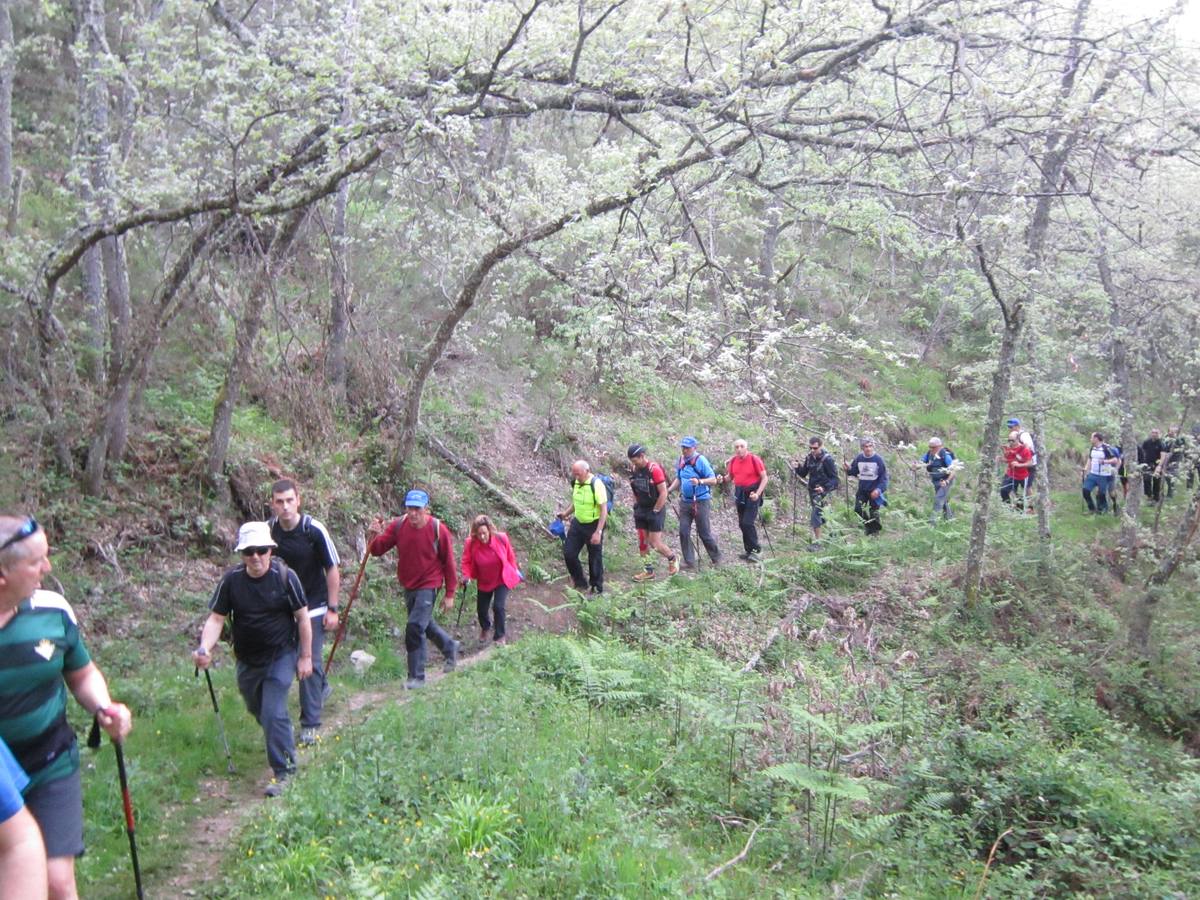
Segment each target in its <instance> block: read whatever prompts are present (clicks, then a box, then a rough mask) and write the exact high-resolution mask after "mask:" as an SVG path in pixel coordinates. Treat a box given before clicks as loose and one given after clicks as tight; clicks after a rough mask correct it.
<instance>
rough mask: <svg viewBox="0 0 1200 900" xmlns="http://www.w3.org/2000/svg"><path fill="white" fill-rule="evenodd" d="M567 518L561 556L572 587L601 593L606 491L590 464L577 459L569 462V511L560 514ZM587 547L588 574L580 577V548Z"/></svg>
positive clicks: (606, 512) (606, 518)
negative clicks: (569, 521) (567, 524)
mask: <svg viewBox="0 0 1200 900" xmlns="http://www.w3.org/2000/svg"><path fill="white" fill-rule="evenodd" d="M560 516H561V517H562V518H567V517H570V519H571V525H570V527H569V528H568V529H567V539H566V541H565V542H564V543H563V558H564V559H565V560H566V563H567V571H568V572H570V573H571V581H572V582H573V583H574V585H575V590H577V591H586V590H588V589H589V588H590V589H591V591H592V593H593V594H601V593H603V592H604V544H603V541H604V525H605V523H606V522H607V521H608V491H607V489H605V487H604V482H603V481H601V480H600V479H599V478H597V477H596V476H595V475H593V474H592V469H591V466H589V465H588V463H587V462H586V461H585V460H582V459H578V460H576V461H575V462H574V463H572V465H571V511H570V512H567V513H560ZM585 546H586V547H587V552H588V576H587V579H586V580H585V579H584V577H583V566H582V565H581V564H580V562H579V551H580V550H582V549H583V548H584V547H585Z"/></svg>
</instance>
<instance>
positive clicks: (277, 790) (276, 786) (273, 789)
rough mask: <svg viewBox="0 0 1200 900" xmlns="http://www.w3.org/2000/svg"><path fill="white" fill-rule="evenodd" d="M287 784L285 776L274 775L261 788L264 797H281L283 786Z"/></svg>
mask: <svg viewBox="0 0 1200 900" xmlns="http://www.w3.org/2000/svg"><path fill="white" fill-rule="evenodd" d="M285 785H287V779H286V778H279V777H275V778H272V779H271V783H270V784H268V785H267V786H266V788H265V789H264V790H263V796H264V797H281V796H283V789H284V786H285Z"/></svg>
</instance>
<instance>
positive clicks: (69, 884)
mask: <svg viewBox="0 0 1200 900" xmlns="http://www.w3.org/2000/svg"><path fill="white" fill-rule="evenodd" d="M1006 424H1007V425H1008V426H1009V428H1010V431H1009V434H1008V438H1007V441H1006V444H1005V447H1004V450H1003V452H1002V460H1003V462H1004V465H1005V477H1004V481H1003V483H1002V485H1001V489H1000V494H1001V497H1002V498H1003V499H1004V501H1005V502H1006V503H1015V504H1018V505H1025V506H1027V505H1028V497H1029V493H1030V489H1031V486H1032V483H1033V473H1034V472H1035V471H1036V466H1037V463H1038V459H1037V451H1036V447H1035V445H1034V441H1033V439H1032V437H1031V436H1030V435H1029V434H1028V432H1026V431H1024V430H1023V429H1022V428H1021V423H1020V421H1019V420H1018V419H1015V418H1013V419H1009V420H1008V421H1007V423H1006ZM859 445H860V446H859V451H860V452H859V453H858V454H857V455H856V456H855V457H854V459H853V460H852V461H850V462H849V463H845V462H843V463H842V464H840V465H839V463H838V462H837V461H836V460H835V459H834V457H833V456H832V454H831V453H830V452H829V451H828V450H827V449H826V448H825V446H824V442H823V440H822V438H821V437H819V436H813V437H812V438H810V439H809V441H808V453H807V454H806V455H805V456H804V457H802V458H801V459H800V460H798V461H796V462H795V463H794V464H792V466H791V468H792V472H793V473H794V474H795V476H796V478H797V484H802V485H804V486H805V487H806V488H807V491H808V494H809V500H810V519H809V522H810V525H811V527H812V532H813V537H814V544H815V545H819V543H820V541H821V539H822V533H821V529H822V527H823V526H824V525H825V522H826V520H825V512H826V506H827V503H828V499H829V497H830V496H831V495H833V494H835V493H836V492H837V491H838V490H839V488H840V487H841V485H842V481H841V479H842V478H843V477H846V478H853V479H855V481H856V482H857V487H856V490H855V499H854V509H855V512H856V513H857V515H858V516H859V517H860V518H861V520H862V522H863V527H864V530H865V532H866V533H867V534H868V535H874V534H878V533H879V532H880V530H881V528H882V524H881V521H880V511H881V510H882V509H883V507H885V506H886V505H887V490H888V485H889V472H888V466H887V463H886V462H885V460H884V459H883V457H882V456H881V455H880V454H879V452H878V450H877V448H876V445H875V442H874V440H873V439H871V438H863V439H862V440H861V441H860V442H859ZM1189 447H1190V443H1189V439H1186V438H1183V437H1181V436H1180V434H1179V429H1178V428H1171V429H1169V430H1168V433H1167V436H1166V437H1165V438H1164V437H1162V435H1161V432H1160V431H1159V430H1158V429H1154V430H1152V431H1151V432H1150V436H1149V437H1148V438H1147V439H1146V440H1145V441H1144V442H1143V443H1142V444H1141V445H1140V446H1139V447H1138V450H1137V457H1138V469H1137V471H1138V473H1139V474H1140V475H1141V477H1142V478H1143V489H1144V492H1145V494H1146V496H1147V497H1148V498H1149V499H1150V501H1151V502H1159V501H1160V500H1161V499H1162V497H1163V494H1164V492H1163V488H1164V485H1165V496H1167V497H1170V496H1171V495H1172V493H1173V488H1174V481H1175V480H1176V479H1177V478H1178V477H1180V475H1181V473H1182V472H1183V471H1184V467H1186V474H1187V478H1188V487H1189V488H1190V487H1191V485H1192V481H1193V479H1194V478H1195V477H1197V476H1198V475H1200V461H1198V460H1195V459H1192V456H1193V454H1190V453H1189ZM732 449H733V453H732V455H731V456H730V457H729V458H728V459H727V460H726V461H725V462H724V464H723V468H724V472H723V473H718V472H717V471H716V469H715V468H714V467H713V465H712V464H711V462H710V461H709V460H708V458H707V457H706V456H705V455H704V454H702V453H701V452H700V450H699V441H698V440H697V439H696V438H695V437H693V436H687V437H684V438H682V439H681V440H680V442H679V450H680V453H679V456H678V458H677V459H676V460H675V461H674V464H673V467H672V469H671V471H670V472H668V470H667V469H666V468H665V467H664V466H663V465H661V464H660V463H658V462H656V461H654V460H653V459H652V458H651V456H650V454H649V451H648V450H647V448H646V447H645V446H644V445H642V444H639V443H634V444H631V445H630V446H629V447H628V450H627V454H626V455H627V457H628V459H629V462H630V466H631V469H630V475H629V483H630V488H631V490H632V494H633V497H632V506H633V523H634V527H635V529H636V531H637V536H638V550H639V554H640V558H641V571H640V572H638V573H637V574H636V575H634V580H635V581H638V582H645V581H649V580H651V579H653V578H654V577H655V558H656V557H662V559H663V560H665V562H666V566H667V569H666V571H667V574H668V575H674V574H676V573H677V572H679V571H680V570H681V569H691V568H695V567H697V566H698V565H699V562H700V559H699V552H700V548H701V547H703V549H704V551H705V552H706V553H707V555H708V558H709V560H710V561H711V562H712V563H713V564H714V565H718V564H720V563H721V561H722V554H721V550H720V547H719V546H718V544H717V540H716V538H715V537H714V535H713V533H712V523H711V514H712V510H711V507H712V499H713V490H714V488H715V487H717V486H719V485H721V484H724V483H729V484H730V485H732V492H733V500H734V509H735V511H736V515H737V524H738V528H739V530H740V532H741V538H742V546H743V552H742V553H741V554H739V556H740V558H741V559H743V560H746V561H749V562H754V561H757V560H758V559H759V558H760V554H761V552H762V548H761V546H760V544H759V531H760V525H759V522H758V518H759V511H760V509H761V506H762V502H763V496H764V492H765V490H766V488H767V486H768V484H769V483H770V476H769V474H768V472H767V467H766V465H765V464H764V463H763V460H762V458H761V457H759V456H758V455H757V454H755V453H752V452H751V451H750V448H749V445H748V443H747V442H746V441H745V440H743V439H738V440H737V441H735V442H734V444H733V448H732ZM1124 458H1125V457H1124V454H1123V453H1122V452H1121V449H1120V448H1119V447H1116V446H1113V445H1111V444H1109V443H1107V442H1106V441H1105V438H1104V435H1103V434H1101V433H1100V432H1094V433H1093V434H1092V435H1091V446H1090V447H1089V449H1088V453H1087V458H1086V461H1085V463H1084V466H1083V469H1082V472H1081V476H1082V491H1083V496H1084V499H1085V501H1086V504H1087V507H1088V509H1089V511H1095V512H1105V511H1106V509H1107V507H1108V503H1109V500H1110V498H1112V499H1114V500H1115V498H1114V497H1113V494H1114V485H1115V483H1116V482H1117V480H1118V479H1121V478H1122V467H1123V463H1124ZM911 465H912V466H913V467H914V468H916V469H920V468H924V469H925V471H926V474H927V476H928V478H929V480H930V483H931V486H932V490H933V509H932V516H931V521H932V522H933V523H935V524H936V523H937V522H939V521H943V520H946V519H949V518H951V516H952V512H951V507H950V502H949V497H950V491H951V487H952V484H953V482H954V479H955V474H956V471H957V470H958V469H960V468H961V464H960V463H958V462H957V460H956V459H955V457H954V454H953V453H952V452H951V451H950V450H949V449H948V448H947V447H945V446H944V444H943V442H942V440H941V439H940V438H938V437H930V438H929V439H928V450H927V451H926V452H925V454H924V455H923V456H921V457H920V458H919V459H918V460H915V461H913V462H912V463H911ZM570 471H571V477H570V495H569V506H568V508H567V509H566V510H563V511H561V512H559V513H558V514H557V516H556V519H555V521H554V522H553V523H552V525H551V531H552V532H555V533H557V534H559V536H560V537H561V538H562V547H563V556H564V561H565V563H566V568H567V571H568V573H569V575H570V577H571V580H572V583H573V585H574V587H575V588H576V589H577V590H579V591H581V592H584V591H590V592H592V593H596V594H599V593H602V592H603V591H604V556H603V546H604V532H605V529H606V527H607V526H608V522H609V512H610V511H611V508H612V504H613V496H614V494H615V493H616V485H615V483H614V482H613V480H612V478H611V476H607V475H598V474H594V473H593V472H592V471H591V467H590V465H589V464H588V462H587V461H585V460H577V461H576V462H575V463H574V464H573V465H572V466H571V470H570ZM1127 478H1128V475H1127V474H1126V475H1125V479H1127ZM677 490H678V492H679V496H680V503H679V505H678V507H677V508H676V509H675V513H676V516H677V518H678V521H679V530H678V536H679V544H680V552H679V553H678V554H677V553H676V552H675V551H673V550H672V549H671V548H670V546H668V544H667V542H666V540H665V539H664V533H665V530H666V511H667V508H668V506H669V505H671V502H672V501H671V495H672V494H673V493H674V492H675V491H677ZM429 505H430V498H429V494H428V493H427V492H426V491H424V490H420V489H413V490H409V491H408V492H407V493H406V495H405V498H404V514H403V515H401V516H399V517H398V518H395V519H393V520H391V521H390V522H384V520H383V519H382V518H379V517H376V518H375V519H373V520H372V521H371V523H370V524H369V526H368V529H367V534H368V538H369V540H368V543H367V547H366V553H367V555H369V556H383V555H384V554H386V553H388V552H389V551H391V550H393V549H394V550H395V551H396V578H397V581H398V582H399V584H400V586H401V588H402V589H403V591H404V597H405V604H406V608H407V614H408V615H407V622H406V626H405V631H404V645H405V651H406V654H407V678H406V680H405V687H406V688H408V689H412V690H416V689H419V688H421V687H422V686H423V685H424V684H425V679H426V651H427V646H428V644H429V643H433V644H434V645H436V646H437V648H438V650H439V651H440V652H441V655H442V658H443V669H444V670H445V671H452V670H453V669H454V668H455V667H456V665H457V663H458V659H459V654H460V652H461V649H462V645H461V642H460V641H458V640H456V639H455V638H454V637H453V636H451V635H450V634H449V633H448V632H447V631H446V630H445V629H443V628H442V627H441V626H440V625H439V624H438V623H437V622H436V620H435V619H434V615H433V613H434V607H435V604H436V602H437V594H438V592H439V591H442V592H443V597H442V609H443V610H444V611H446V612H448V611H450V610H451V609H452V608H453V606H454V601H455V597H456V594H457V592H458V589H459V587H460V585H465V584H467V583H469V582H470V581H472V580H473V581H475V582H476V586H477V602H476V615H477V619H478V623H479V629H480V631H479V639H480V642H481V643H483V642H486V641H488V640H492V641H494V642H495V643H498V644H499V643H503V642H504V641H505V640H506V635H507V628H506V626H507V622H506V601H507V598H508V594H509V592H510V591H511V590H512V589H513V588H515V587H516V586H517V585H518V584H519V583H520V581H521V580H522V577H523V576H522V574H521V571H520V568H519V566H518V563H517V557H516V553H515V551H514V548H513V545H512V542H511V541H510V540H509V537H508V535H507V534H505V533H504V532H503V531H501V530H499V529H498V528H497V527H496V525H495V524H494V523H493V521H492V520H491V518H490V517H488V516H487V515H478V516H476V517H475V518H474V519H472V520H471V523H470V529H469V534H468V536H467V538H466V541H465V542H464V544H463V548H462V553H461V556H460V557H458V559H457V560H456V557H455V552H454V536H453V533H452V532H451V530H450V529H449V528H448V527H447V526H446V524H445V523H444V522H441V521H439V520H438V519H436V518H434V517H433V516H432V515H431V513H430V510H429ZM270 506H271V510H272V513H273V515H272V516H271V517H270V518H269V519H268V520H266V521H252V522H246V523H244V524H243V525H242V526H241V527H240V528H239V530H238V534H237V544H236V548H235V551H236V552H237V553H238V554H239V555H240V557H241V562H240V563H239V564H238V565H235V566H233V567H232V568H230V569H229V570H228V571H227V572H225V574H224V575H223V576H222V577H221V579H220V581H219V582H218V584H217V586H216V588H215V590H214V591H213V594H212V597H211V598H210V600H209V602H208V611H209V612H208V616H207V618H206V619H205V621H204V624H203V626H202V628H201V632H200V638H199V643H198V646H197V647H196V648H195V649H194V650H193V651H192V654H191V660H192V662H193V663H194V664H195V666H196V669H197V674H198V672H199V670H200V669H208V668H209V667H210V666H211V665H212V662H213V656H214V652H215V650H216V647H217V644H218V642H219V640H220V638H221V634H222V632H223V630H224V626H225V624H226V621H227V620H228V622H229V624H230V625H231V635H232V643H233V651H234V656H235V659H236V681H237V687H238V691H239V693H240V694H241V696H242V698H243V700H244V702H245V706H246V708H247V710H248V711H249V712H250V714H251V715H253V716H254V717H255V719H256V720H257V721H258V723H259V725H260V726H261V727H262V730H263V736H264V742H265V746H266V755H267V761H268V763H269V764H270V767H271V769H272V772H273V774H274V778H273V779H272V781H271V782H270V784H268V785H267V788H266V794H267V796H278V795H279V794H280V793H281V792H282V791H283V788H284V785H285V784H286V782H287V779H288V778H289V777H290V776H291V775H292V774H293V773H294V772H295V767H296V758H297V743H299V745H301V746H303V745H308V744H313V743H315V742H317V741H318V740H319V730H320V728H321V725H322V712H323V707H324V703H325V700H326V699H327V698H328V696H329V692H330V686H329V683H328V681H327V679H326V675H325V672H324V670H323V667H322V648H323V645H324V643H325V635H326V632H329V631H336V630H337V629H338V628H339V627H340V626H341V625H342V620H341V619H340V618H339V614H340V600H341V576H340V571H339V565H340V562H341V560H340V558H339V556H338V552H337V549H336V547H335V545H334V542H333V539H332V537H331V536H330V532H329V530H328V529H327V528H326V527H325V525H324V524H323V523H321V522H320V521H319V520H317V519H315V518H313V517H312V516H310V515H308V514H307V513H305V512H303V510H302V498H301V494H300V488H299V486H298V485H297V484H296V483H295V481H293V480H291V479H286V478H284V479H280V480H278V481H276V482H275V483H274V484H273V485H272V486H271V499H270ZM693 529H694V531H695V541H693V538H692V532H693ZM585 547H586V548H587V553H588V565H587V572H586V574H585V572H584V569H583V566H582V564H581V562H580V555H581V553H582V551H583V549H584V548H585ZM365 563H366V557H365V556H364V559H363V564H364V565H365ZM50 571H51V565H50V560H49V544H48V540H47V537H46V533H45V531H44V530H43V529H42V527H41V526H40V525H39V524H38V522H37V521H36V520H35V519H34V518H33V517H29V516H26V517H21V516H0V739H2V740H0V874H2V875H3V878H4V880H5V887H6V888H11V889H12V890H13V891H14V894H13V895H14V896H22V897H26V896H28V897H41V896H50V897H54V898H72V897H75V896H77V891H76V887H75V873H74V860H75V857H77V856H78V855H80V854H82V852H83V815H82V792H81V783H80V773H79V752H78V747H77V741H76V736H75V733H74V731H73V729H72V728H71V726H70V725H69V723H68V722H67V717H66V704H67V693H68V691H69V692H70V694H71V695H72V696H74V697H75V699H76V701H77V702H79V704H80V705H81V706H83V708H84V709H85V710H87V711H88V712H89V713H90V714H92V715H93V716H94V719H95V723H96V725H97V727H98V728H100V729H102V730H103V731H104V732H107V733H108V735H109V736H110V738H111V739H112V740H113V741H114V742H115V743H116V744H117V746H118V749H119V747H120V742H122V741H124V739H125V738H126V736H127V735H128V734H129V732H130V729H131V727H132V715H131V713H130V711H129V709H128V708H127V707H126V706H124V705H123V704H121V703H118V702H115V701H114V700H113V699H112V697H111V695H110V693H109V689H108V684H107V681H106V680H105V678H104V676H103V674H102V673H101V672H100V670H99V669H98V668H97V667H96V665H95V663H94V662H93V661H92V660H91V657H90V656H89V654H88V651H87V649H86V647H85V645H84V642H83V640H82V637H81V635H80V632H79V628H78V624H77V621H76V618H75V614H74V611H73V610H72V608H71V606H70V604H69V603H68V602H67V601H66V600H65V599H64V598H63V597H62V596H61V595H59V594H57V593H54V592H52V591H48V590H45V589H43V588H42V579H43V578H44V577H45V576H46V575H48V574H49V573H50ZM460 573H461V574H460ZM296 678H298V679H299V682H300V688H299V706H300V735H299V741H298V742H297V740H296V738H295V735H294V731H293V727H292V721H291V717H290V714H289V712H288V700H289V694H290V691H291V685H292V682H293V680H295V679H296ZM213 702H214V707H215V706H216V698H215V695H214V697H213ZM118 759H120V757H118ZM130 829H131V831H130V834H131V841H132V823H131V824H130ZM135 859H136V856H135Z"/></svg>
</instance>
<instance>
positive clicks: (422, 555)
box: [369, 516, 458, 597]
mask: <svg viewBox="0 0 1200 900" xmlns="http://www.w3.org/2000/svg"><path fill="white" fill-rule="evenodd" d="M435 527H436V528H437V529H438V531H437V548H436V549H435V548H434V528H435ZM393 547H395V548H396V580H397V581H399V582H400V584H401V586H402V587H403V588H404V589H405V590H406V591H417V590H420V589H422V588H440V587H441V586H442V585H443V584H445V586H446V596H447V597H453V596H454V592H455V591H456V590H458V573H457V572H455V569H454V537H453V535H451V534H450V529H449V528H447V527H446V525H445V523H444V522H439V521H438V520H437V519H434V518H433V517H432V516H431V517H430V519H429V521H428V522H426V523H425V526H424V527H423V528H414V527H413V526H412V525H411V524H409V521H408V517H407V516H401V517H400V518H399V519H393V520H392V521H391V523H390V524H389V525H388V527H387V528H385V529H384V531H383V534H380V535H378V536H377V537H376V538H375V539H374V540H373V541H371V544H370V548H369V549H370V551H371V555H372V556H383V554H385V553H387V552H388V551H389V550H391V549H392V548H393Z"/></svg>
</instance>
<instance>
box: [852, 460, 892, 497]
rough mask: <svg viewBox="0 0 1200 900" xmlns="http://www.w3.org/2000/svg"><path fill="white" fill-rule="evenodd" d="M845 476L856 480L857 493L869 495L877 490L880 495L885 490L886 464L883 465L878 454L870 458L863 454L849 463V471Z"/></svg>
mask: <svg viewBox="0 0 1200 900" xmlns="http://www.w3.org/2000/svg"><path fill="white" fill-rule="evenodd" d="M846 474H847V475H850V476H851V477H854V478H857V479H858V492H859V493H860V494H869V493H871V491H874V490H879V491H880V492H881V493H882V492H883V491H886V490H887V487H888V471H887V464H886V463H884V461H883V457H882V456H880V455H879V454H878V453H873V454H871V455H870V456H867V455H865V454H863V453H860V454H858V456H856V457H854V462H852V463H850V466H849V471H848V472H847V473H846Z"/></svg>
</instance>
